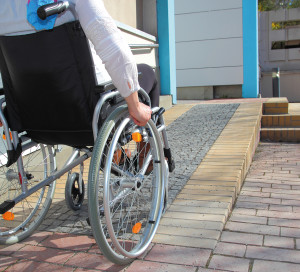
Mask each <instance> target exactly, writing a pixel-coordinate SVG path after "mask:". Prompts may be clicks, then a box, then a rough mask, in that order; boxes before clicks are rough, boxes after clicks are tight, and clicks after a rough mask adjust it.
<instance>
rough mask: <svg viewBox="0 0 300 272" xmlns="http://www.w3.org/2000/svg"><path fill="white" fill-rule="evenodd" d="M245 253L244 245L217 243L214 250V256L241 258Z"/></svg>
mask: <svg viewBox="0 0 300 272" xmlns="http://www.w3.org/2000/svg"><path fill="white" fill-rule="evenodd" d="M245 252H246V245H241V244H233V243H223V242H219V243H218V244H217V246H216V248H215V249H214V254H221V255H229V256H235V257H243V256H244V255H245Z"/></svg>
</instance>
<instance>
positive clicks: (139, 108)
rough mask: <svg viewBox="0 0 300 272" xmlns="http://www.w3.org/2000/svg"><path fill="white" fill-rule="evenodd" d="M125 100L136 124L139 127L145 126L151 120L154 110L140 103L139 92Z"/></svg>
mask: <svg viewBox="0 0 300 272" xmlns="http://www.w3.org/2000/svg"><path fill="white" fill-rule="evenodd" d="M125 100H126V102H127V105H128V110H129V114H130V116H131V118H132V119H133V121H134V123H135V124H137V125H138V126H145V125H146V124H147V122H148V121H149V120H150V118H151V113H152V110H151V109H150V107H149V106H147V105H145V104H143V103H141V102H139V99H138V95H137V92H134V93H133V94H131V95H130V96H128V97H126V98H125Z"/></svg>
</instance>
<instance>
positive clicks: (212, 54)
mask: <svg viewBox="0 0 300 272" xmlns="http://www.w3.org/2000/svg"><path fill="white" fill-rule="evenodd" d="M242 21H243V18H242V0H226V1H224V0H210V1H207V0H175V23H176V66H177V87H190V86H218V85H235V84H242V83H243V25H242Z"/></svg>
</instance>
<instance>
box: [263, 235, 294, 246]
mask: <svg viewBox="0 0 300 272" xmlns="http://www.w3.org/2000/svg"><path fill="white" fill-rule="evenodd" d="M264 246H270V247H280V248H294V246H295V245H294V239H292V238H287V237H278V236H268V235H266V236H265V239H264Z"/></svg>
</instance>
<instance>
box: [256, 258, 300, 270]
mask: <svg viewBox="0 0 300 272" xmlns="http://www.w3.org/2000/svg"><path fill="white" fill-rule="evenodd" d="M270 270H272V271H273V272H282V271H289V272H298V271H300V265H299V264H292V263H284V262H273V261H261V260H255V261H254V264H253V268H252V272H261V271H270Z"/></svg>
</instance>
